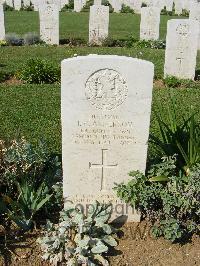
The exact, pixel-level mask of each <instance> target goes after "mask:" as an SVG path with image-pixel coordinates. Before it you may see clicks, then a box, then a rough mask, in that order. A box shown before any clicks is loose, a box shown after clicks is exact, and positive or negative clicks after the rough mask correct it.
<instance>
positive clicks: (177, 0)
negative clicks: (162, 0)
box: [175, 0, 183, 15]
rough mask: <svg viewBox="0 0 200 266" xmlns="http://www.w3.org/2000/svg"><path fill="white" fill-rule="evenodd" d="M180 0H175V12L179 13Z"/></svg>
mask: <svg viewBox="0 0 200 266" xmlns="http://www.w3.org/2000/svg"><path fill="white" fill-rule="evenodd" d="M182 8H183V6H182V0H175V14H176V15H181V14H182Z"/></svg>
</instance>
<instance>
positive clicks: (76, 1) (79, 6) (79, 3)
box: [74, 0, 86, 12]
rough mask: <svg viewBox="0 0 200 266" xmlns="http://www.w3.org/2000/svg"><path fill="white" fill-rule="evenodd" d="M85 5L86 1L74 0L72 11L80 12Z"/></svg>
mask: <svg viewBox="0 0 200 266" xmlns="http://www.w3.org/2000/svg"><path fill="white" fill-rule="evenodd" d="M85 4H86V0H74V11H75V12H81V10H82V8H83V7H84V6H85Z"/></svg>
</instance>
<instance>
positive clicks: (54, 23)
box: [39, 3, 59, 44]
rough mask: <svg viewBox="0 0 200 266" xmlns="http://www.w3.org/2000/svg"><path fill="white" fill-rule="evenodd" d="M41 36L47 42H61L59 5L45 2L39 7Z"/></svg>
mask: <svg viewBox="0 0 200 266" xmlns="http://www.w3.org/2000/svg"><path fill="white" fill-rule="evenodd" d="M39 15H40V37H41V40H43V41H44V42H45V43H47V44H59V7H58V5H57V4H48V3H45V4H44V5H41V6H40V8H39Z"/></svg>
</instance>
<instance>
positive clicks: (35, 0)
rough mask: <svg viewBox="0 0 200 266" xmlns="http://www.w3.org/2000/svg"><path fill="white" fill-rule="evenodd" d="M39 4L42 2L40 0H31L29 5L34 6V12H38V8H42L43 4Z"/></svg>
mask: <svg viewBox="0 0 200 266" xmlns="http://www.w3.org/2000/svg"><path fill="white" fill-rule="evenodd" d="M40 2H43V1H40V0H32V1H31V3H32V4H33V6H34V11H39V8H40V6H41V7H42V6H43V3H40Z"/></svg>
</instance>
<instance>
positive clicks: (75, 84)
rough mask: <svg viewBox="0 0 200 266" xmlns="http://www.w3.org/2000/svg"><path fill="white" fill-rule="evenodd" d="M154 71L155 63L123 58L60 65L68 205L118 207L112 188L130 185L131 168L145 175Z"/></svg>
mask: <svg viewBox="0 0 200 266" xmlns="http://www.w3.org/2000/svg"><path fill="white" fill-rule="evenodd" d="M153 73H154V66H153V64H152V63H150V62H147V61H143V60H139V59H133V58H130V57H123V56H109V55H105V56H101V55H89V56H83V57H77V58H71V59H67V60H64V61H62V81H61V84H62V85H61V95H62V96H61V109H62V110H61V116H62V156H63V157H62V160H63V178H64V179H63V189H64V199H65V205H67V204H68V203H74V204H81V205H83V206H85V205H86V204H92V203H94V201H95V200H98V201H100V202H111V203H113V205H117V204H119V205H120V204H121V203H122V201H120V200H119V199H117V198H116V194H115V193H114V192H113V187H114V186H115V185H114V184H115V183H121V182H123V181H124V182H127V181H128V180H129V179H130V177H129V175H128V173H129V172H130V171H131V170H139V171H141V172H143V173H144V172H145V168H146V159H147V140H148V136H149V124H150V113H151V101H152V87H153ZM123 206H124V205H123ZM124 212H125V213H123V214H124V215H126V214H127V213H126V210H124ZM127 212H128V211H127ZM113 214H115V215H116V209H115V210H114V213H113ZM115 215H113V218H115V217H114V216H115ZM118 216H119V215H118ZM129 220H135V221H138V220H139V216H138V215H132V216H129Z"/></svg>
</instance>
